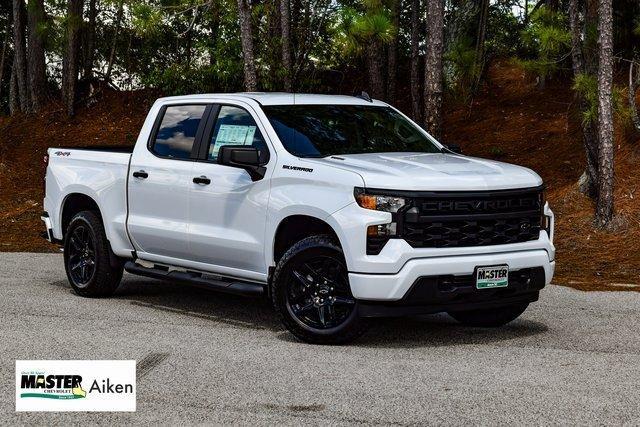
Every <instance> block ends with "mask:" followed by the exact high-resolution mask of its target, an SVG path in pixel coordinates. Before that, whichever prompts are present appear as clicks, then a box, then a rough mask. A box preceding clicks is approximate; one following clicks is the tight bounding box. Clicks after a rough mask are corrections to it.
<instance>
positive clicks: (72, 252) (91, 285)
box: [64, 211, 123, 297]
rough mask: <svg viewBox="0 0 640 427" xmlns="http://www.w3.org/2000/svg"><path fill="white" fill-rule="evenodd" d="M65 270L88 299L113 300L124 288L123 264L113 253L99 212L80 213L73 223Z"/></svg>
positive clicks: (69, 236)
mask: <svg viewBox="0 0 640 427" xmlns="http://www.w3.org/2000/svg"><path fill="white" fill-rule="evenodd" d="M64 266H65V270H66V272H67V278H68V279H69V283H71V287H72V288H73V290H74V291H75V292H76V293H77V294H78V295H81V296H84V297H104V296H109V295H111V294H113V292H115V290H116V288H117V287H118V285H119V284H120V280H121V279H122V270H123V267H122V263H121V262H120V261H119V260H117V258H116V257H115V256H114V255H113V253H112V252H111V248H110V247H109V241H108V240H107V236H106V234H105V231H104V226H103V225H102V220H101V219H100V217H99V216H98V215H97V214H96V213H95V212H93V211H83V212H80V213H78V214H77V215H76V216H74V217H73V219H72V220H71V222H70V223H69V227H68V228H67V232H66V233H65V239H64Z"/></svg>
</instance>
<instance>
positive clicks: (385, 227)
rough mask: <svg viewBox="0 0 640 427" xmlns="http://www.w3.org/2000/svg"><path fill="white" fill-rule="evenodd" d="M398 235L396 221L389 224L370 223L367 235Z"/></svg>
mask: <svg viewBox="0 0 640 427" xmlns="http://www.w3.org/2000/svg"><path fill="white" fill-rule="evenodd" d="M395 235H396V223H395V222H391V223H389V224H378V225H370V226H369V227H367V236H377V237H383V236H395Z"/></svg>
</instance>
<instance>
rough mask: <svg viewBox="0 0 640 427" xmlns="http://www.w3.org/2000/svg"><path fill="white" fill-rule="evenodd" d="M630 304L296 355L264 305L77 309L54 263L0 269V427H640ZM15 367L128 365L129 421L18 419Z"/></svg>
mask: <svg viewBox="0 0 640 427" xmlns="http://www.w3.org/2000/svg"><path fill="white" fill-rule="evenodd" d="M639 329H640V294H638V293H631V292H629V293H582V292H578V291H574V290H570V289H566V288H562V287H557V286H550V287H549V288H547V289H545V290H544V291H543V295H542V296H541V300H540V301H539V302H538V303H536V304H533V305H532V306H531V307H530V308H529V310H528V311H527V312H526V313H525V314H524V315H523V317H521V318H520V319H519V320H517V321H515V322H513V323H512V324H510V325H508V326H507V327H504V328H501V329H497V330H482V329H474V328H465V327H461V326H458V325H457V324H455V323H454V322H453V321H452V320H450V319H449V318H448V317H447V316H445V315H437V316H428V317H424V318H412V319H397V320H380V321H378V322H376V324H375V325H374V327H373V328H372V329H371V330H370V331H369V333H368V334H367V335H365V336H364V337H363V338H362V339H361V340H359V341H358V342H357V343H355V344H354V345H351V346H344V347H320V346H312V345H306V344H301V343H299V342H296V341H295V340H294V339H293V337H292V336H291V335H290V334H289V333H287V332H286V331H285V330H284V329H283V328H282V327H281V326H280V325H279V324H277V322H276V320H275V316H274V315H273V314H272V312H271V309H270V307H269V306H268V304H266V303H265V302H263V301H262V300H252V299H244V298H239V297H232V296H227V295H221V294H216V293H213V292H210V291H206V290H201V289H198V288H192V287H184V286H181V285H177V284H171V283H163V282H159V281H155V280H152V279H145V278H136V277H134V276H129V275H125V279H124V281H123V284H122V285H121V287H120V288H119V291H118V293H117V295H116V296H115V297H113V298H111V299H103V300H93V299H84V298H80V297H77V296H75V295H74V294H73V293H72V291H71V288H70V286H69V285H68V283H67V281H66V277H65V274H64V269H63V266H62V258H61V255H54V254H9V253H5V254H0V339H1V340H2V346H0V362H1V369H0V373H1V376H0V424H8V423H16V422H18V423H39V424H44V423H47V424H50V423H51V421H54V420H55V421H58V420H60V421H69V422H76V423H81V422H82V423H85V422H98V423H101V424H109V423H113V422H118V423H125V422H126V423H129V422H139V423H151V422H154V423H156V422H160V423H171V424H175V423H178V422H186V423H257V424H273V423H286V424H302V423H308V422H310V423H313V424H327V423H330V424H402V425H404V424H424V423H429V424H469V423H471V424H497V423H517V424H523V423H527V424H543V423H561V424H565V423H570V424H623V423H627V424H640V334H639V332H638V331H639ZM16 359H136V360H137V361H138V379H137V381H138V390H137V392H138V411H137V412H136V413H122V414H109V413H108V414H84V413H66V414H57V415H55V418H51V414H37V413H16V412H14V408H15V406H14V402H15V398H14V394H15V388H14V375H15V372H14V371H15V369H14V363H15V360H16Z"/></svg>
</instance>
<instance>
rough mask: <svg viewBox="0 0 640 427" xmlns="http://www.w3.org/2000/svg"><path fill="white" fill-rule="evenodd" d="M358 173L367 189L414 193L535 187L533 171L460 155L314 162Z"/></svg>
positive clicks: (368, 156)
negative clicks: (409, 191)
mask: <svg viewBox="0 0 640 427" xmlns="http://www.w3.org/2000/svg"><path fill="white" fill-rule="evenodd" d="M313 162H320V163H322V164H326V165H331V166H334V167H338V168H341V169H347V170H350V171H353V172H356V173H358V174H359V175H360V176H361V177H362V179H363V180H364V182H365V185H366V186H367V187H368V188H380V189H389V190H411V191H468V190H471V191H474V190H501V189H511V188H526V187H536V186H539V185H541V184H542V179H541V178H540V176H538V174H536V173H535V172H533V171H532V170H530V169H527V168H524V167H521V166H515V165H510V164H508V163H502V162H495V161H492V160H484V159H478V158H475V157H467V156H461V155H457V154H441V153H436V154H432V153H377V154H376V153H367V154H345V155H339V156H332V157H326V158H322V159H313Z"/></svg>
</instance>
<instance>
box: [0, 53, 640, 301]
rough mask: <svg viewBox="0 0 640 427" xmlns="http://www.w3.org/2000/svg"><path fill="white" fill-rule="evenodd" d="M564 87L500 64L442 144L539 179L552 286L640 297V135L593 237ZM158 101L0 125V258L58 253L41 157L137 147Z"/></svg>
mask: <svg viewBox="0 0 640 427" xmlns="http://www.w3.org/2000/svg"><path fill="white" fill-rule="evenodd" d="M568 86H569V85H568V84H567V83H566V82H556V83H551V84H550V85H549V86H547V88H546V89H545V90H543V91H540V90H538V89H536V88H535V85H534V84H533V83H532V82H531V81H530V80H529V79H527V78H526V77H525V75H524V73H523V72H522V71H521V70H520V69H518V68H517V67H514V66H511V65H508V64H506V63H499V64H496V65H495V66H493V67H492V68H491V69H490V71H489V83H488V84H487V86H486V87H485V88H484V89H483V92H482V93H481V94H479V95H477V96H476V98H475V100H474V101H473V103H472V104H471V106H469V105H460V104H454V103H449V105H448V106H447V109H446V114H445V123H444V137H443V140H444V141H445V142H448V143H459V144H460V145H461V146H462V148H463V151H464V152H465V154H469V155H477V156H480V157H486V158H493V159H497V160H502V161H506V162H510V163H516V164H520V165H523V166H527V167H530V168H532V169H534V170H536V171H537V172H538V173H539V174H540V175H541V176H542V178H543V179H544V181H545V183H546V185H547V190H548V191H547V199H548V200H549V202H550V203H551V205H552V208H553V209H554V211H555V213H556V237H555V242H556V246H557V250H558V253H557V257H556V258H557V271H556V278H555V280H554V282H555V283H556V284H561V285H567V286H571V287H574V288H578V289H583V290H636V291H640V192H639V191H638V190H639V189H640V174H638V173H637V172H636V169H635V168H634V166H636V165H638V164H639V162H638V160H640V141H638V138H637V135H636V136H630V135H617V136H616V183H615V185H616V192H615V194H616V214H617V216H618V219H617V221H616V222H617V223H618V224H619V225H618V226H617V229H616V230H615V231H599V230H596V229H594V227H593V224H592V221H593V210H594V208H593V203H592V202H591V201H590V200H589V199H588V198H587V197H585V196H584V195H582V194H581V193H580V192H579V191H578V187H577V181H578V178H579V177H580V175H581V173H582V171H583V170H584V150H583V147H582V142H581V137H580V131H579V121H578V120H579V118H576V116H575V105H574V97H573V94H572V92H571V91H570V90H569V89H568ZM153 99H154V94H152V93H150V92H133V93H131V92H105V93H104V95H103V97H102V99H100V100H99V101H98V102H97V103H95V104H94V105H92V106H90V107H86V108H81V109H80V111H79V112H78V114H77V116H76V117H74V118H72V119H68V118H66V117H65V115H64V112H63V110H61V109H60V106H58V105H52V106H51V107H50V111H47V112H44V113H42V114H39V115H37V116H23V117H20V116H18V117H10V118H6V117H5V118H0V251H37V252H47V251H50V252H53V251H56V250H58V249H57V247H56V246H54V245H50V244H48V243H47V242H45V241H43V240H42V239H41V238H40V237H39V233H40V231H42V225H41V222H40V213H41V211H42V197H43V194H42V190H43V181H42V173H43V165H42V158H43V156H44V154H45V153H46V149H47V148H48V147H51V146H74V145H131V144H133V143H134V142H135V139H136V137H137V134H138V130H139V128H140V126H141V125H142V122H143V120H144V118H145V115H146V113H147V110H148V109H149V107H150V106H151V103H152V102H153ZM636 285H637V286H636Z"/></svg>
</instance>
